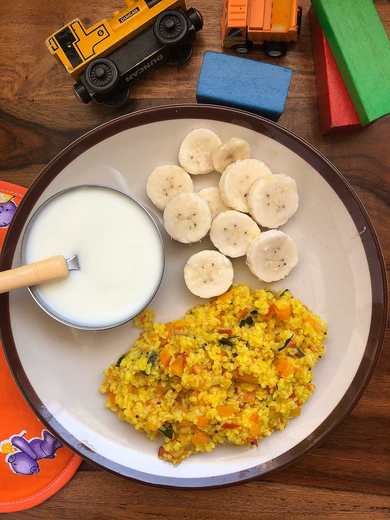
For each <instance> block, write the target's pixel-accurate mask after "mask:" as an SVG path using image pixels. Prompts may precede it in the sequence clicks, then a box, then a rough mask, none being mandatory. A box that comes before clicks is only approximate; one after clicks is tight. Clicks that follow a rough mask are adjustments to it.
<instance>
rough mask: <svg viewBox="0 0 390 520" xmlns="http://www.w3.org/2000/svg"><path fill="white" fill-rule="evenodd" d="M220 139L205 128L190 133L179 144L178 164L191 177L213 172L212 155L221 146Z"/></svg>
mask: <svg viewBox="0 0 390 520" xmlns="http://www.w3.org/2000/svg"><path fill="white" fill-rule="evenodd" d="M221 144H222V142H221V139H220V138H219V137H218V136H217V134H215V133H214V132H212V131H211V130H208V129H207V128H198V129H196V130H193V131H192V132H190V133H189V134H188V135H187V137H185V138H184V141H183V142H182V143H181V146H180V150H179V163H180V164H181V166H182V167H183V168H184V169H185V170H186V171H187V172H188V173H192V175H203V174H205V173H211V172H212V171H214V164H213V158H212V157H213V153H214V152H215V150H217V149H218V148H219V147H220V146H221Z"/></svg>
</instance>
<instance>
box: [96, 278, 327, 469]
mask: <svg viewBox="0 0 390 520" xmlns="http://www.w3.org/2000/svg"><path fill="white" fill-rule="evenodd" d="M135 325H136V326H137V327H139V328H141V329H142V330H143V331H142V334H141V335H140V336H139V338H138V339H137V340H136V341H135V343H134V345H133V346H132V348H131V349H130V350H129V351H128V352H127V353H126V354H125V355H123V356H121V357H120V358H119V359H118V361H117V363H116V364H113V365H111V366H110V367H109V368H107V369H106V371H105V376H104V381H103V384H102V385H101V392H102V393H103V394H106V396H107V407H108V408H109V409H110V410H112V411H113V412H115V413H116V414H117V415H118V417H119V418H120V419H122V420H123V421H126V422H128V423H130V424H131V425H133V426H134V427H135V428H136V429H137V430H139V431H143V432H145V433H146V434H147V436H148V437H149V438H150V439H155V438H156V437H157V436H158V437H159V438H161V441H162V444H161V446H160V448H159V450H158V455H159V457H160V458H161V459H164V460H166V461H169V462H172V463H174V464H177V463H179V462H181V461H182V460H183V459H185V458H186V457H189V456H190V455H191V454H193V453H196V452H210V451H211V450H213V449H214V448H215V447H216V446H217V445H219V444H224V443H230V444H235V445H239V446H240V445H254V446H257V444H258V442H259V441H261V439H262V438H264V437H267V436H269V435H271V433H272V432H273V431H274V430H282V429H283V428H285V427H286V425H287V423H288V421H289V420H290V419H293V418H294V417H297V416H298V415H299V414H300V412H301V408H302V405H303V404H304V403H305V402H306V401H307V399H308V398H309V397H310V395H311V394H312V393H313V391H314V384H313V382H312V379H313V374H312V368H313V367H314V365H315V364H316V363H317V361H318V360H319V358H321V357H322V355H323V354H324V340H325V337H326V330H327V327H326V324H325V322H324V321H322V320H321V319H320V318H319V317H318V316H316V315H315V314H313V313H312V312H311V311H310V310H309V309H308V308H307V307H306V306H305V305H303V304H302V303H301V302H300V301H299V300H297V299H296V298H294V297H293V295H292V294H291V293H290V292H289V291H288V290H286V291H283V292H282V293H281V294H276V293H273V292H271V291H268V290H251V289H250V288H249V287H248V286H246V285H238V286H235V287H233V288H232V289H230V290H229V291H228V292H227V293H225V294H223V295H222V296H219V297H217V298H214V299H213V300H210V301H209V302H207V303H205V304H202V305H198V306H196V307H194V308H192V309H191V310H189V311H188V312H187V313H186V314H185V315H184V317H183V318H182V319H179V320H176V321H171V322H169V323H156V322H154V319H153V313H152V311H150V310H146V311H145V312H143V313H142V314H141V315H140V316H138V317H137V318H136V320H135Z"/></svg>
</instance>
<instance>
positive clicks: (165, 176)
mask: <svg viewBox="0 0 390 520" xmlns="http://www.w3.org/2000/svg"><path fill="white" fill-rule="evenodd" d="M193 191H194V185H193V183H192V179H191V177H190V176H189V175H188V173H187V172H186V171H185V170H183V168H180V166H176V165H174V164H167V165H165V166H157V168H155V169H154V170H153V171H152V173H151V174H150V175H149V178H148V181H147V183H146V193H147V195H148V197H149V199H150V200H151V201H152V202H153V204H154V205H155V206H156V207H157V208H158V209H164V208H165V206H166V205H167V202H168V201H170V200H171V199H172V198H173V197H175V196H176V195H178V194H179V193H191V192H193Z"/></svg>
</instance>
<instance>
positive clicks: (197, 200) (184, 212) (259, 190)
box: [146, 128, 299, 298]
mask: <svg viewBox="0 0 390 520" xmlns="http://www.w3.org/2000/svg"><path fill="white" fill-rule="evenodd" d="M250 155H251V148H250V145H249V143H248V142H246V141H245V140H244V139H241V138H237V137H232V138H230V139H229V140H228V141H226V142H225V143H222V141H221V139H220V138H219V137H218V135H217V134H216V133H215V132H213V131H212V130H209V129H207V128H197V129H195V130H192V131H191V132H190V133H189V134H188V135H187V136H186V137H185V138H184V139H183V141H182V143H181V145H180V148H179V153H178V162H179V164H180V166H177V165H173V164H170V165H162V166H157V167H156V168H155V169H154V170H153V171H152V173H151V174H150V176H149V178H148V181H147V185H146V193H147V195H148V197H149V198H150V200H151V201H152V202H153V204H154V205H155V206H156V207H157V208H158V209H159V210H162V211H163V212H164V214H163V220H164V226H165V229H166V231H167V233H168V234H169V235H170V236H171V237H172V238H173V239H174V240H177V241H178V242H181V243H183V244H190V243H195V242H199V241H200V240H202V239H203V238H204V237H206V235H207V234H208V233H209V232H210V239H211V242H212V243H213V245H214V246H215V247H216V249H218V251H215V250H208V249H207V250H204V251H201V252H199V253H196V254H194V255H193V256H191V258H190V259H189V260H188V261H187V263H186V265H185V267H184V280H185V283H186V285H187V287H188V289H189V290H190V291H191V292H192V293H193V294H195V295H196V296H199V297H200V298H211V297H213V296H218V295H220V294H223V293H224V292H225V291H227V290H228V289H229V287H230V286H231V284H232V283H233V275H234V273H233V266H232V262H231V261H230V260H229V258H227V257H230V258H238V257H242V256H245V255H246V263H247V265H248V267H249V269H250V271H251V272H252V273H253V274H254V275H255V276H257V278H259V279H260V280H262V281H264V282H275V281H277V280H281V279H283V278H285V277H286V276H287V275H288V274H289V273H290V272H291V270H292V269H293V268H294V267H295V266H296V264H297V262H298V252H297V247H296V245H295V242H294V241H293V239H292V238H291V237H289V236H288V235H287V234H286V233H284V232H282V231H280V230H278V229H275V228H279V227H280V226H283V225H284V224H285V223H286V222H287V221H288V220H289V219H290V218H291V217H292V216H293V215H294V214H295V213H296V211H297V210H298V205H299V196H298V190H297V185H296V182H295V180H294V179H292V178H291V177H289V176H287V175H283V174H273V173H272V171H271V170H270V168H269V167H268V166H267V165H266V164H265V163H264V162H262V161H259V160H258V159H253V158H251V157H250ZM214 171H215V172H218V173H220V174H221V177H220V179H219V184H218V186H215V185H210V186H208V187H206V188H203V189H201V190H200V191H199V192H198V193H196V192H194V184H193V180H192V178H191V176H190V175H189V174H191V175H205V174H208V173H211V172H214ZM262 228H268V229H269V230H264V231H263V229H262Z"/></svg>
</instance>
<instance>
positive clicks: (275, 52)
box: [264, 42, 287, 58]
mask: <svg viewBox="0 0 390 520" xmlns="http://www.w3.org/2000/svg"><path fill="white" fill-rule="evenodd" d="M264 52H265V53H266V55H267V56H269V57H270V58H281V57H282V56H285V55H286V53H287V44H286V43H285V42H264Z"/></svg>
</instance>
